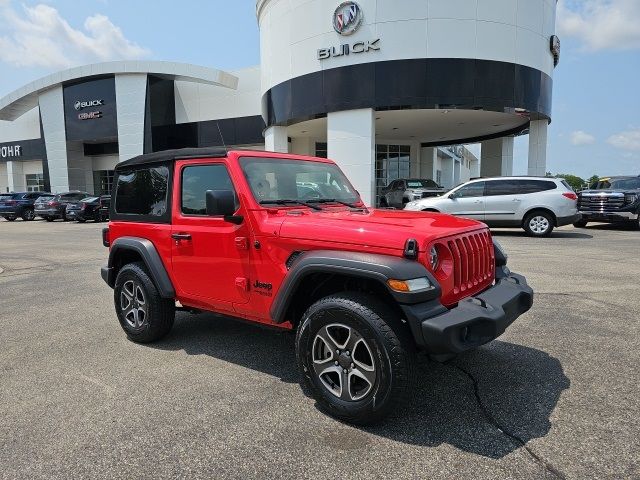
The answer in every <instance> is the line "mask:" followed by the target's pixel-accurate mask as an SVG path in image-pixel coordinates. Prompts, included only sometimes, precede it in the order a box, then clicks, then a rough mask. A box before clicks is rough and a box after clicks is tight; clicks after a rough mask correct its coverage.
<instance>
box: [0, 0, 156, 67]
mask: <svg viewBox="0 0 640 480" xmlns="http://www.w3.org/2000/svg"><path fill="white" fill-rule="evenodd" d="M0 22H2V23H3V24H4V28H3V31H2V32H0V60H2V61H4V62H6V63H10V64H12V65H16V66H19V67H23V66H24V67H31V66H37V67H48V68H68V67H71V66H75V65H82V64H86V63H95V62H103V61H108V60H133V59H138V58H144V57H146V56H148V55H149V54H150V52H149V50H147V49H145V48H143V47H141V46H139V45H138V44H136V43H135V42H132V41H130V40H128V39H127V38H126V37H125V36H124V34H123V33H122V30H120V28H119V27H117V26H116V25H114V24H113V23H112V22H111V20H109V18H108V17H106V16H104V15H101V14H95V15H92V16H90V17H87V19H86V20H85V22H84V25H83V27H84V28H83V29H75V28H73V27H72V26H71V25H69V23H68V22H67V21H66V20H65V19H64V18H62V16H61V15H60V13H59V12H58V10H56V9H55V8H53V7H51V6H49V5H45V4H42V3H41V4H38V5H36V6H33V7H28V6H23V12H21V13H19V12H16V11H15V10H14V9H13V8H11V6H10V4H9V2H7V1H5V0H0Z"/></svg>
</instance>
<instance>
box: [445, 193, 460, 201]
mask: <svg viewBox="0 0 640 480" xmlns="http://www.w3.org/2000/svg"><path fill="white" fill-rule="evenodd" d="M447 197H449V198H450V199H451V200H455V199H456V198H458V194H457V193H456V192H453V193H450V194H449V195H447Z"/></svg>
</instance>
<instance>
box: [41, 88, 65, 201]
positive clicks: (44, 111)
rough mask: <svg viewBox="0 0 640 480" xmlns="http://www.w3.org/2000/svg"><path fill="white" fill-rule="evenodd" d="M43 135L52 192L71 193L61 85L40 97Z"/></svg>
mask: <svg viewBox="0 0 640 480" xmlns="http://www.w3.org/2000/svg"><path fill="white" fill-rule="evenodd" d="M38 104H39V106H40V118H41V119H42V135H43V136H44V145H45V148H46V150H47V161H48V163H49V183H50V187H51V191H52V192H53V193H56V192H67V191H69V170H68V168H67V132H66V130H65V120H64V102H63V97H62V86H61V85H59V86H57V87H54V88H52V89H50V90H47V91H46V92H43V93H41V94H40V96H39V97H38Z"/></svg>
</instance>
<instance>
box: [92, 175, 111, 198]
mask: <svg viewBox="0 0 640 480" xmlns="http://www.w3.org/2000/svg"><path fill="white" fill-rule="evenodd" d="M112 187H113V170H96V171H94V172H93V190H94V192H93V193H95V194H96V195H111V189H112Z"/></svg>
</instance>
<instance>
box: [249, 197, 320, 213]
mask: <svg viewBox="0 0 640 480" xmlns="http://www.w3.org/2000/svg"><path fill="white" fill-rule="evenodd" d="M270 204H273V205H304V206H305V207H309V208H312V209H313V210H319V211H322V208H320V207H319V206H317V205H313V204H312V203H309V202H304V201H302V200H288V199H279V200H263V201H261V202H260V205H270Z"/></svg>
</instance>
